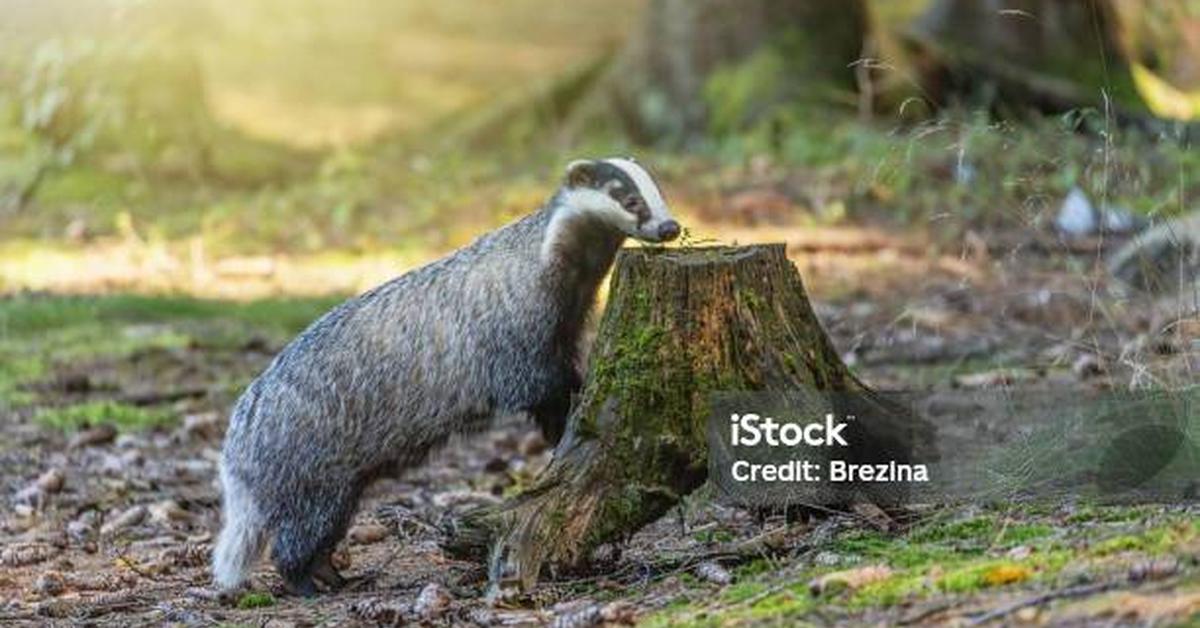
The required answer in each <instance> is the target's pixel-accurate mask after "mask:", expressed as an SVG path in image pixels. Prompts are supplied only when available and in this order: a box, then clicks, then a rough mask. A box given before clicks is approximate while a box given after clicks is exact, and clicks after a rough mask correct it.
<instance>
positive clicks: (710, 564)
mask: <svg viewBox="0 0 1200 628" xmlns="http://www.w3.org/2000/svg"><path fill="white" fill-rule="evenodd" d="M696 577H697V578H700V579H701V580H706V581H708V582H711V583H713V584H720V585H726V584H729V583H730V582H733V574H731V573H729V570H728V569H726V568H724V567H722V566H721V565H720V563H717V562H716V561H711V560H707V561H704V562H702V563H700V564H699V565H696Z"/></svg>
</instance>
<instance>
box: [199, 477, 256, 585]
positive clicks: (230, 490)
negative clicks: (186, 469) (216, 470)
mask: <svg viewBox="0 0 1200 628" xmlns="http://www.w3.org/2000/svg"><path fill="white" fill-rule="evenodd" d="M221 489H222V492H223V494H224V500H223V507H222V510H223V519H224V524H223V525H222V527H221V535H220V536H219V537H218V538H217V546H216V549H214V550H213V567H212V569H213V581H214V582H215V583H216V585H217V588H218V589H219V590H221V591H232V590H235V589H237V588H238V587H239V586H241V584H242V582H243V581H245V579H246V574H247V573H249V571H250V569H251V568H252V567H254V564H255V563H257V562H258V559H259V557H261V556H262V552H263V545H265V543H266V532H267V531H266V527H265V523H264V521H263V518H262V515H261V513H260V512H259V510H258V507H257V506H256V505H255V503H254V499H253V497H252V496H251V495H250V492H249V490H247V488H246V486H245V485H244V484H243V483H242V482H241V481H240V480H238V479H237V478H235V477H233V475H232V474H230V473H229V472H228V471H227V470H226V469H225V467H224V465H222V467H221Z"/></svg>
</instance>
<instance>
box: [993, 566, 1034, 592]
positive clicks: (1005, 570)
mask: <svg viewBox="0 0 1200 628" xmlns="http://www.w3.org/2000/svg"><path fill="white" fill-rule="evenodd" d="M1031 575H1033V572H1032V571H1031V570H1030V569H1029V568H1028V567H1025V566H1023V565H997V566H995V567H992V568H991V569H989V570H987V571H986V572H984V574H983V581H984V583H985V584H987V585H988V586H992V587H996V586H1001V585H1005V584H1013V583H1016V582H1024V581H1025V580H1028V579H1029V576H1031Z"/></svg>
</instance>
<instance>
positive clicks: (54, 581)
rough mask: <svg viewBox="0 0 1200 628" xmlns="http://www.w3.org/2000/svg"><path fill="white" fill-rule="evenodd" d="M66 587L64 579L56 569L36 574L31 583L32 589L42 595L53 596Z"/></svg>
mask: <svg viewBox="0 0 1200 628" xmlns="http://www.w3.org/2000/svg"><path fill="white" fill-rule="evenodd" d="M66 588H67V583H66V579H64V578H63V576H62V574H60V573H58V572H57V571H47V572H45V573H43V574H42V575H40V576H38V579H37V580H36V581H34V583H33V590H34V591H36V592H37V594H38V595H41V596H44V597H54V596H56V595H59V594H60V593H62V592H63V591H64V590H66Z"/></svg>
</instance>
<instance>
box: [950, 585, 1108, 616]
mask: <svg viewBox="0 0 1200 628" xmlns="http://www.w3.org/2000/svg"><path fill="white" fill-rule="evenodd" d="M1116 586H1117V584H1116V583H1115V582H1100V583H1096V584H1084V585H1079V586H1075V587H1068V588H1066V589H1060V590H1058V591H1051V592H1049V593H1043V594H1041V595H1035V596H1033V597H1030V598H1026V599H1024V600H1021V601H1019V602H1015V603H1013V604H1009V605H1008V606H1001V607H1000V608H997V609H993V610H990V611H988V612H986V613H984V614H982V615H979V616H977V617H975V618H973V619H971V620H970V621H969V623H968V625H970V626H978V625H980V624H986V623H987V622H989V621H992V620H995V619H1000V618H1001V617H1006V616H1008V615H1011V614H1013V613H1015V612H1017V611H1019V610H1021V609H1023V608H1029V607H1031V606H1041V605H1043V604H1046V603H1049V602H1053V601H1055V600H1063V599H1068V598H1075V597H1084V596H1088V595H1094V594H1096V593H1102V592H1104V591H1108V590H1109V589H1114V588H1116Z"/></svg>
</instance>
